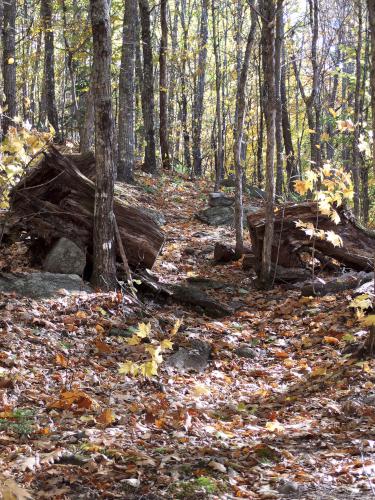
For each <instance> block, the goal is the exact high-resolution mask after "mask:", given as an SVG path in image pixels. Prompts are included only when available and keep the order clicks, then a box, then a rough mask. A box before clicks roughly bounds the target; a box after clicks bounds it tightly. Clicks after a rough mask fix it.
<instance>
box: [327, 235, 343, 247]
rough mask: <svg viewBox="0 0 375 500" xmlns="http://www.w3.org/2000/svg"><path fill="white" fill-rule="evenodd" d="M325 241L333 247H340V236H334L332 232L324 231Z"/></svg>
mask: <svg viewBox="0 0 375 500" xmlns="http://www.w3.org/2000/svg"><path fill="white" fill-rule="evenodd" d="M325 236H326V240H327V241H329V242H330V243H332V245H333V246H334V247H342V246H343V241H342V238H341V236H340V235H338V234H336V233H335V232H334V231H326V233H325Z"/></svg>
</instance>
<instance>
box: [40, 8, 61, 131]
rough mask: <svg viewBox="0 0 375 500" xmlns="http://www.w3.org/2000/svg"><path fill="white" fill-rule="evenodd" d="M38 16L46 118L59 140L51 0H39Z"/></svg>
mask: <svg viewBox="0 0 375 500" xmlns="http://www.w3.org/2000/svg"><path fill="white" fill-rule="evenodd" d="M40 16H41V18H42V24H43V31H44V77H43V80H44V81H43V86H44V93H45V99H46V113H47V119H48V121H49V123H50V125H52V127H53V128H54V129H55V137H56V139H57V140H59V118H58V114H57V107H56V92H55V43H54V32H53V24H52V1H51V0H41V4H40Z"/></svg>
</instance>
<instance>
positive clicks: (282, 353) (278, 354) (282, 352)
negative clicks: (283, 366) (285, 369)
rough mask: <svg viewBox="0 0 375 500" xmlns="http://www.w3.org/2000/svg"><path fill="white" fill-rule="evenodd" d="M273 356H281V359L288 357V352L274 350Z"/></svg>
mask: <svg viewBox="0 0 375 500" xmlns="http://www.w3.org/2000/svg"><path fill="white" fill-rule="evenodd" d="M275 356H276V357H277V358H282V359H286V358H289V354H288V353H287V352H285V351H276V352H275Z"/></svg>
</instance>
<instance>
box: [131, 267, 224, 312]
mask: <svg viewBox="0 0 375 500" xmlns="http://www.w3.org/2000/svg"><path fill="white" fill-rule="evenodd" d="M134 278H135V282H137V283H140V284H137V289H138V290H139V291H140V292H144V293H147V294H151V295H152V296H153V297H155V298H159V299H160V300H162V301H165V300H170V301H172V302H177V303H179V304H183V305H187V306H189V307H191V308H193V309H195V310H198V312H199V311H200V312H202V313H203V314H206V315H207V316H210V317H211V318H223V317H225V316H228V315H230V314H232V313H233V310H232V309H231V308H230V307H228V306H226V305H224V304H222V303H220V302H218V301H217V300H215V299H212V298H211V297H210V296H209V295H207V293H205V292H203V291H202V290H200V289H199V288H198V287H196V286H191V285H172V284H169V283H160V282H159V281H158V278H157V276H155V275H152V274H150V273H147V272H141V273H137V274H134Z"/></svg>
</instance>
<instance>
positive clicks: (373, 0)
mask: <svg viewBox="0 0 375 500" xmlns="http://www.w3.org/2000/svg"><path fill="white" fill-rule="evenodd" d="M367 7H368V15H369V24H370V33H371V75H370V89H371V115H372V132H373V136H374V137H375V0H367ZM372 168H373V171H374V173H375V144H373V145H372Z"/></svg>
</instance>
